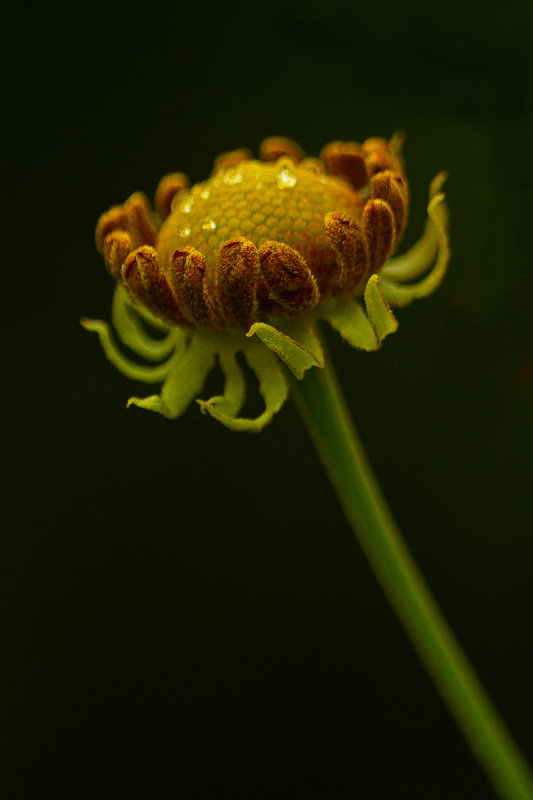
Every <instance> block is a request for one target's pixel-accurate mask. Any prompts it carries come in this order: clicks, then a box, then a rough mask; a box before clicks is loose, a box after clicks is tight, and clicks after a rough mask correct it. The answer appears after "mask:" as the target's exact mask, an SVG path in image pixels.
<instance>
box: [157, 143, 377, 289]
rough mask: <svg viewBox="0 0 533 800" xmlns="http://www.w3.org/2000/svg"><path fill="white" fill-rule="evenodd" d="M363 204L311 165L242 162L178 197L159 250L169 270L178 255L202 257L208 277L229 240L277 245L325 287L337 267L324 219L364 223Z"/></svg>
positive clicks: (348, 189)
mask: <svg viewBox="0 0 533 800" xmlns="http://www.w3.org/2000/svg"><path fill="white" fill-rule="evenodd" d="M363 203H364V201H363V199H362V198H361V196H360V195H359V194H358V193H357V192H356V191H355V190H354V189H352V188H351V187H350V186H349V185H348V183H346V182H345V181H344V180H341V179H339V178H335V177H333V176H330V175H325V174H322V173H321V172H320V171H319V170H318V169H317V168H316V167H315V166H314V164H313V163H311V164H309V163H308V164H306V163H305V162H304V164H302V165H298V164H296V163H294V162H293V161H292V160H291V159H290V158H288V157H283V158H280V159H278V161H276V162H275V163H273V162H270V163H263V162H260V161H244V162H241V163H240V164H238V165H237V166H234V167H229V168H226V169H222V170H219V171H217V172H216V173H214V174H213V176H212V177H211V178H209V179H208V180H207V181H204V182H203V183H199V184H196V185H195V186H193V187H192V188H191V189H190V190H185V191H182V192H180V193H179V194H178V195H177V196H176V198H175V200H174V202H173V210H172V213H171V214H170V216H169V217H168V218H167V219H166V220H165V222H164V223H163V225H162V227H161V230H160V232H159V237H158V242H157V250H158V252H159V256H160V258H161V262H162V265H163V268H164V269H165V268H167V267H168V265H169V264H170V261H171V258H172V254H173V253H174V251H175V250H176V249H179V248H182V247H184V246H187V245H188V246H190V247H193V248H195V249H196V250H199V251H200V252H201V253H203V255H204V256H205V259H206V266H207V268H208V269H209V268H210V267H213V266H214V265H215V263H216V260H217V257H218V252H219V250H220V247H221V245H222V244H224V242H226V241H227V240H228V239H231V238H233V237H235V236H243V237H245V238H246V239H249V240H251V241H252V242H253V243H254V244H255V245H256V247H260V246H261V245H262V244H263V243H264V242H266V241H269V240H275V241H278V242H284V243H285V244H288V245H290V246H291V247H293V248H294V249H295V250H297V251H298V252H299V253H300V254H301V255H302V256H303V258H304V259H305V260H306V262H307V264H308V265H309V267H310V269H311V271H312V272H313V274H314V275H315V277H316V279H317V281H318V283H319V285H320V284H323V283H324V282H326V283H327V276H328V273H329V271H330V270H331V268H332V266H333V264H334V263H335V253H334V252H333V250H332V248H331V240H330V239H329V237H328V235H327V233H326V230H325V227H324V218H325V215H326V214H327V213H329V212H330V211H343V212H347V213H349V214H353V215H354V216H359V214H360V212H361V208H362V206H363Z"/></svg>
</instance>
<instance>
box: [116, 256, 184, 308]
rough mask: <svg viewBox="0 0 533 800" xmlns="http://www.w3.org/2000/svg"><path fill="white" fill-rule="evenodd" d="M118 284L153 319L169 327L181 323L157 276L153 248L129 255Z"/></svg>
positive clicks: (162, 280) (159, 274)
mask: <svg viewBox="0 0 533 800" xmlns="http://www.w3.org/2000/svg"><path fill="white" fill-rule="evenodd" d="M122 280H123V282H124V285H125V286H127V287H128V289H129V290H130V292H131V294H132V295H134V297H136V298H137V299H138V300H139V301H140V302H141V303H142V305H144V306H145V307H146V308H147V309H148V310H149V311H151V312H152V313H153V314H154V315H155V316H156V317H160V318H161V319H162V320H163V321H164V322H167V323H169V324H176V323H180V322H183V320H184V317H183V315H182V314H181V313H180V309H179V308H178V306H177V304H176V301H175V299H174V297H173V295H172V292H171V290H170V286H169V283H168V281H167V279H166V278H165V276H164V275H163V273H162V272H161V268H160V266H159V261H158V258H157V253H156V251H155V250H154V248H153V247H150V246H148V245H143V246H142V247H139V248H137V250H134V251H133V252H132V253H130V254H129V256H128V257H127V258H126V260H125V262H124V264H123V266H122Z"/></svg>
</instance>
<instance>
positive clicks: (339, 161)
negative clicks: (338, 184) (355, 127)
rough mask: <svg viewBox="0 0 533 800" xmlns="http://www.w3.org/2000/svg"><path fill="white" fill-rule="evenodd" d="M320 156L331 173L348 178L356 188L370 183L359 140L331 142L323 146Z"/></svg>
mask: <svg viewBox="0 0 533 800" xmlns="http://www.w3.org/2000/svg"><path fill="white" fill-rule="evenodd" d="M320 157H321V159H322V161H323V162H324V164H325V165H326V170H327V172H329V174H330V175H340V176H342V177H344V178H346V179H347V180H348V181H349V182H350V183H351V184H352V186H353V187H354V189H362V188H363V186H366V184H367V183H368V173H367V170H366V166H365V160H364V157H363V150H362V148H361V145H360V144H358V143H357V142H330V143H329V144H327V145H326V146H325V147H324V148H322V152H321V154H320Z"/></svg>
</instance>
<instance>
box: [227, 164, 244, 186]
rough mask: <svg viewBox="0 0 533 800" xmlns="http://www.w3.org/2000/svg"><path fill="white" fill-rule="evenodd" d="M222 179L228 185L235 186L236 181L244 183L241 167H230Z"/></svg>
mask: <svg viewBox="0 0 533 800" xmlns="http://www.w3.org/2000/svg"><path fill="white" fill-rule="evenodd" d="M222 180H223V181H224V183H226V184H228V186H234V185H235V184H236V183H242V172H241V171H240V170H239V169H234V168H233V167H230V169H227V170H226V171H225V173H224V176H223V178H222Z"/></svg>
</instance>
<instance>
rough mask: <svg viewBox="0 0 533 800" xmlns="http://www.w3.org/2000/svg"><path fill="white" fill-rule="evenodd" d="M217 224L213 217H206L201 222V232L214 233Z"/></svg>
mask: <svg viewBox="0 0 533 800" xmlns="http://www.w3.org/2000/svg"><path fill="white" fill-rule="evenodd" d="M216 226H217V224H216V222H215V220H214V219H213V217H206V218H205V219H204V221H203V222H202V230H204V231H214V230H215V228H216Z"/></svg>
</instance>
